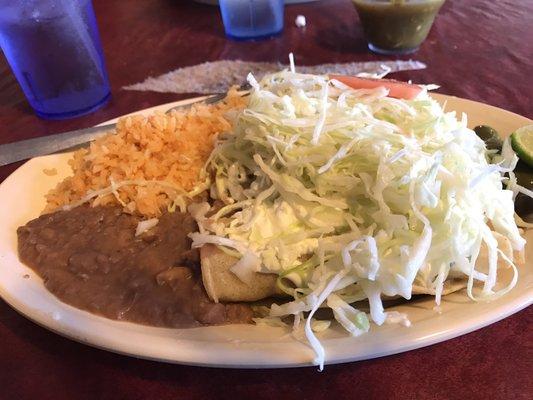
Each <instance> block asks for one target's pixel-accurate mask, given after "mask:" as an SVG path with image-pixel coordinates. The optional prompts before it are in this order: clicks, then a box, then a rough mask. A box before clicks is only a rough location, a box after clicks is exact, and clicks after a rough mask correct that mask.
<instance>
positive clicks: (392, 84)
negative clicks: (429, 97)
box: [329, 75, 422, 100]
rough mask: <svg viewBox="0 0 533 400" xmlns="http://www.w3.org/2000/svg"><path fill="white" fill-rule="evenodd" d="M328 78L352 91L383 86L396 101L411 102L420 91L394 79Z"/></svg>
mask: <svg viewBox="0 0 533 400" xmlns="http://www.w3.org/2000/svg"><path fill="white" fill-rule="evenodd" d="M329 77H330V79H336V80H338V81H339V82H342V83H344V84H345V85H346V86H350V87H351V88H353V89H375V88H377V87H381V86H383V87H385V88H387V89H389V96H390V97H394V98H396V99H405V100H412V99H414V98H415V97H416V96H417V95H418V94H419V93H420V92H421V91H422V88H421V87H420V86H418V85H414V84H411V83H406V82H400V81H396V80H394V79H371V78H359V77H357V76H347V75H330V76H329Z"/></svg>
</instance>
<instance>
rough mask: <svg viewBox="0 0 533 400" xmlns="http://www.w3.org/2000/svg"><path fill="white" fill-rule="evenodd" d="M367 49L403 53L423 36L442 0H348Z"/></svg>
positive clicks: (411, 49) (410, 48)
mask: <svg viewBox="0 0 533 400" xmlns="http://www.w3.org/2000/svg"><path fill="white" fill-rule="evenodd" d="M352 2H353V3H354V5H355V8H356V10H357V12H358V14H359V19H360V20H361V24H362V25H363V30H364V32H365V35H366V37H367V39H368V47H369V48H370V50H372V51H375V52H377V53H382V54H405V53H412V52H414V51H416V50H417V49H418V47H419V46H420V44H421V43H422V42H423V41H424V40H425V39H426V37H427V35H428V33H429V30H430V28H431V25H432V24H433V20H434V19H435V16H436V15H437V13H438V12H439V9H440V8H441V6H442V4H443V3H444V0H352Z"/></svg>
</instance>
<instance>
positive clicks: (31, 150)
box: [0, 85, 244, 166]
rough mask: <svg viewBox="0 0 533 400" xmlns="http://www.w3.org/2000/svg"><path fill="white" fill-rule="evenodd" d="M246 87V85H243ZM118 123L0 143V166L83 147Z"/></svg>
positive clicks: (218, 98)
mask: <svg viewBox="0 0 533 400" xmlns="http://www.w3.org/2000/svg"><path fill="white" fill-rule="evenodd" d="M241 88H244V85H243V86H241ZM226 95H227V93H219V94H215V95H212V96H209V97H207V98H202V99H199V100H197V101H192V102H190V103H187V104H182V105H178V106H175V107H172V108H170V109H168V110H167V111H166V112H167V113H168V112H170V111H173V110H178V109H185V108H188V107H191V106H192V105H193V104H197V103H201V102H204V103H206V104H214V103H218V102H219V101H221V100H223V99H224V98H225V97H226ZM116 126H117V125H116V124H106V125H100V126H93V127H91V128H84V129H77V130H75V131H70V132H64V133H59V134H55V135H50V136H43V137H38V138H34V139H27V140H21V141H18V142H13V143H7V144H3V145H0V166H3V165H7V164H12V163H14V162H17V161H22V160H27V159H28V158H33V157H38V156H44V155H47V154H53V153H58V152H62V151H70V150H74V149H77V148H80V147H83V146H85V145H87V144H89V143H90V142H92V141H93V140H95V139H98V138H99V137H102V136H104V135H106V134H107V133H109V131H110V130H113V129H115V128H116Z"/></svg>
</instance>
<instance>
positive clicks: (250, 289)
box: [200, 244, 285, 303]
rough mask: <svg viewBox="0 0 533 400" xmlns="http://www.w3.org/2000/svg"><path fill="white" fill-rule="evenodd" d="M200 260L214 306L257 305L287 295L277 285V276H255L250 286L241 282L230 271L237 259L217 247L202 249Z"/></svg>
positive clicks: (210, 245) (208, 246) (256, 274)
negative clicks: (233, 304)
mask: <svg viewBox="0 0 533 400" xmlns="http://www.w3.org/2000/svg"><path fill="white" fill-rule="evenodd" d="M200 260H201V264H202V280H203V283H204V287H205V290H206V292H207V294H208V296H209V297H210V298H211V300H213V301H214V302H217V303H218V302H219V301H230V302H234V301H256V300H261V299H264V298H267V297H272V296H281V295H285V294H284V293H283V292H282V291H281V290H280V289H278V287H277V285H276V280H277V277H278V276H277V275H276V274H264V273H255V274H253V276H252V279H251V282H250V284H246V283H244V282H242V281H241V280H240V279H239V278H238V277H237V276H236V275H235V274H234V273H233V272H232V271H231V267H232V266H233V265H234V264H235V263H236V262H237V261H238V259H237V258H235V257H233V256H231V255H228V254H226V253H224V252H223V251H222V250H220V249H219V248H218V247H216V246H215V245H212V244H206V245H204V246H202V248H201V249H200Z"/></svg>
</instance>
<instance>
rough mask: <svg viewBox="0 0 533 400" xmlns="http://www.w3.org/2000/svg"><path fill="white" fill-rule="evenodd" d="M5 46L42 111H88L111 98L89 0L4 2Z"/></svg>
mask: <svg viewBox="0 0 533 400" xmlns="http://www.w3.org/2000/svg"><path fill="white" fill-rule="evenodd" d="M0 10H1V11H0V47H1V48H2V50H3V52H4V55H5V56H6V58H7V61H8V62H9V64H10V66H11V69H12V70H13V73H14V74H15V76H16V77H17V80H18V82H19V84H20V86H21V87H22V90H23V91H24V94H25V95H26V98H27V99H28V101H29V103H30V104H31V106H32V107H33V108H34V110H35V112H36V113H37V115H39V116H40V117H42V118H47V119H64V118H71V117H77V116H79V115H83V114H88V113H90V112H92V111H94V110H96V109H97V108H99V107H101V106H102V105H104V104H105V103H106V102H107V101H108V100H109V99H110V97H111V92H110V88H109V79H108V77H107V72H106V69H105V65H104V58H103V54H102V46H101V44H100V38H99V36H98V29H97V26H96V19H95V16H94V11H93V7H92V3H91V1H90V0H0Z"/></svg>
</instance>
